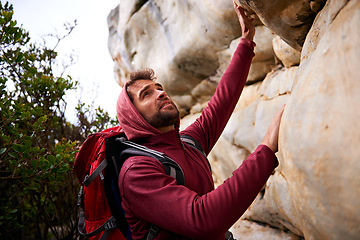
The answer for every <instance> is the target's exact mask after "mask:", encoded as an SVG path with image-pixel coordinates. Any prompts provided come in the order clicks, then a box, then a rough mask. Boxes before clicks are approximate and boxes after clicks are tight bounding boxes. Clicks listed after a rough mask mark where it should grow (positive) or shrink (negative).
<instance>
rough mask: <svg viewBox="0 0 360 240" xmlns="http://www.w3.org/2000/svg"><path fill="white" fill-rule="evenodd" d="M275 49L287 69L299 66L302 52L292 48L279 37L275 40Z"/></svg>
mask: <svg viewBox="0 0 360 240" xmlns="http://www.w3.org/2000/svg"><path fill="white" fill-rule="evenodd" d="M272 43H273V48H274V52H275V54H276V56H277V57H278V58H279V59H280V61H281V62H282V63H283V65H284V66H285V67H292V66H295V65H299V63H300V52H299V51H297V50H295V49H294V48H292V47H290V46H289V45H288V44H287V43H286V42H285V41H284V40H282V39H281V38H280V37H279V36H277V37H275V38H274V39H273V42H272Z"/></svg>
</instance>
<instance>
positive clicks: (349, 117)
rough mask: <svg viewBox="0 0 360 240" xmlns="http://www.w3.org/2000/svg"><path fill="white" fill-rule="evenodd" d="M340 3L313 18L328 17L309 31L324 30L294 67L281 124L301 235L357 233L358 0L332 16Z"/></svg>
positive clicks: (325, 236) (347, 235) (331, 236)
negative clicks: (313, 47)
mask: <svg viewBox="0 0 360 240" xmlns="http://www.w3.org/2000/svg"><path fill="white" fill-rule="evenodd" d="M335 2H336V3H335ZM338 3H339V2H338V1H334V0H332V1H330V2H329V3H328V4H327V5H326V6H325V8H324V9H323V12H322V13H321V15H319V19H317V23H324V22H326V21H324V20H322V19H320V18H324V19H328V20H329V21H328V22H327V24H325V25H322V24H319V25H317V24H316V25H314V26H313V29H312V30H311V31H313V30H315V31H316V30H317V29H320V31H319V32H321V33H322V36H321V38H320V39H319V40H318V43H317V47H316V49H315V50H314V51H313V52H312V53H311V54H310V55H309V56H308V58H307V59H306V61H304V62H302V63H301V64H300V66H299V70H298V75H297V77H296V84H295V85H294V88H293V92H292V95H291V98H290V99H289V101H288V104H287V106H286V109H285V112H284V116H283V121H282V124H281V128H280V136H281V138H280V148H281V151H280V152H279V153H280V161H281V165H282V174H283V175H284V176H285V179H286V182H287V184H288V186H287V189H288V191H289V197H290V198H291V206H289V207H290V208H291V212H293V213H294V214H293V217H292V222H293V223H294V225H296V226H298V227H299V228H300V229H301V231H302V232H303V233H304V236H305V239H358V237H359V236H360V228H359V227H358V225H359V223H360V215H359V214H358V212H359V211H358V209H359V199H358V196H359V195H360V175H359V170H360V162H359V156H360V148H359V147H358V143H359V142H360V125H359V118H360V108H359V106H358V103H359V102H360V95H359V89H360V81H359V76H360V69H359V67H358V66H359V65H360V58H359V48H358V45H359V44H360V34H359V29H360V24H359V23H360V2H359V1H348V2H347V3H346V4H345V5H344V6H343V7H342V9H341V11H339V12H338V14H336V16H332V15H331V14H330V13H331V12H332V10H331V9H329V8H331V7H332V6H334V5H337V4H338ZM328 14H330V16H329V15H328ZM330 19H332V21H330ZM345 23H346V24H345ZM321 28H324V29H321ZM311 31H310V34H309V35H312V33H311Z"/></svg>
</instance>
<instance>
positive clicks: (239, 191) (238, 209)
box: [119, 145, 277, 239]
mask: <svg viewBox="0 0 360 240" xmlns="http://www.w3.org/2000/svg"><path fill="white" fill-rule="evenodd" d="M276 166H277V159H276V157H275V155H274V153H273V152H272V151H271V150H270V149H269V148H268V147H266V146H264V145H260V146H259V147H258V148H257V149H256V150H255V152H254V153H252V154H251V155H249V157H248V158H247V159H246V160H245V161H244V162H243V164H242V165H241V166H240V167H239V168H238V169H236V170H235V171H234V172H233V175H232V177H230V178H229V179H227V180H226V181H225V182H224V183H223V184H222V185H220V186H219V187H218V188H216V189H215V190H213V191H211V192H209V193H207V194H204V195H202V196H200V195H198V194H196V193H195V192H193V191H191V190H190V189H188V188H186V187H184V186H181V185H177V184H176V180H175V179H174V178H172V177H170V176H168V175H166V174H165V173H164V168H163V166H162V165H161V163H159V162H158V161H157V160H155V159H152V158H146V157H139V156H137V157H132V158H130V159H128V160H127V161H126V162H125V165H124V167H123V168H122V170H121V173H120V176H119V177H120V178H119V183H120V184H119V187H120V193H121V196H122V198H123V206H124V207H125V209H130V211H131V216H130V215H128V216H127V218H128V220H129V224H130V225H131V226H132V228H133V229H136V228H139V226H137V224H138V223H139V221H138V220H134V219H136V218H140V219H142V220H143V221H145V222H151V223H153V224H155V225H157V226H159V227H160V228H161V229H163V230H167V231H169V232H173V233H177V234H179V235H181V236H185V237H189V238H192V239H194V238H195V239H221V238H222V237H223V236H224V234H225V232H226V231H227V229H229V228H230V227H231V226H232V225H233V224H234V222H236V220H237V219H239V217H240V216H241V215H242V214H243V213H244V212H245V211H246V209H247V208H248V206H249V205H250V204H251V202H252V201H253V200H254V199H255V197H256V196H257V194H258V192H259V191H260V190H261V188H262V187H263V185H264V184H265V183H266V180H267V179H268V177H269V176H270V175H271V173H272V171H273V170H274V168H275V167H276ZM125 212H127V211H125ZM140 216H141V217H140ZM133 220H134V222H132V221H133ZM146 227H148V225H147V226H146ZM140 228H141V227H140ZM146 233H147V230H146V229H145V230H144V231H143V232H142V234H143V236H145V234H146ZM136 234H138V233H136ZM140 234H141V233H140ZM161 234H164V231H161ZM165 234H166V232H165ZM143 236H134V237H135V238H134V239H136V237H139V239H140V238H141V237H143ZM160 239H162V238H161V237H160Z"/></svg>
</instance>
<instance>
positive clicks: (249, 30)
mask: <svg viewBox="0 0 360 240" xmlns="http://www.w3.org/2000/svg"><path fill="white" fill-rule="evenodd" d="M233 4H234V9H235V12H236V14H237V16H238V18H239V23H240V27H241V36H242V37H243V38H246V39H248V40H250V41H253V39H254V35H255V28H254V25H253V21H254V19H253V18H251V17H248V16H247V15H246V14H245V11H244V9H243V8H242V7H241V6H240V5H237V3H236V1H235V0H233Z"/></svg>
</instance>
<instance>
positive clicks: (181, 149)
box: [117, 38, 278, 240]
mask: <svg viewBox="0 0 360 240" xmlns="http://www.w3.org/2000/svg"><path fill="white" fill-rule="evenodd" d="M254 46H255V43H253V42H251V41H248V40H246V39H244V38H242V39H241V41H240V44H239V46H238V47H237V49H236V51H235V53H234V56H233V59H232V60H231V63H230V65H229V67H228V68H227V70H226V72H225V73H224V75H223V77H222V79H221V81H220V83H219V85H218V86H217V89H216V92H215V94H214V96H213V97H212V99H211V100H210V102H209V103H208V106H207V107H206V108H205V109H204V110H203V112H202V114H201V116H200V117H199V118H198V119H197V120H196V121H195V122H194V123H193V124H192V125H190V126H189V127H187V128H186V129H185V130H184V131H182V132H180V134H186V135H190V136H192V137H193V138H195V139H196V140H197V141H198V142H199V143H200V144H201V145H202V146H203V148H204V150H205V153H206V154H209V152H210V151H211V149H212V148H213V146H214V144H215V143H216V141H217V140H218V138H219V136H220V134H221V133H222V131H223V129H224V127H225V125H226V123H227V121H228V120H229V118H230V116H231V114H232V112H233V110H234V108H235V105H236V103H237V101H238V99H239V97H240V94H241V91H242V89H243V87H244V85H245V82H246V78H247V75H248V71H249V67H250V64H251V60H252V58H253V56H254V52H253V49H254ZM125 89H126V86H125V87H124V88H123V90H122V92H121V94H120V96H119V99H118V102H117V113H118V119H119V122H120V125H121V126H122V127H123V129H124V132H125V134H126V136H127V137H128V138H129V140H132V141H135V142H138V143H141V144H142V145H144V146H146V147H148V148H151V149H154V150H157V151H160V152H163V153H165V154H166V155H167V156H169V157H170V158H172V159H173V160H175V161H176V162H177V163H178V164H179V165H180V167H181V168H182V170H183V172H184V176H185V186H181V185H178V184H177V183H176V180H175V179H174V178H172V177H171V176H168V175H166V174H165V170H164V167H163V166H162V164H161V163H160V162H159V161H158V160H155V159H153V158H150V157H142V156H134V157H130V158H129V159H128V160H126V162H125V164H124V166H123V168H122V169H121V172H120V175H119V188H120V194H121V197H122V199H123V202H122V206H123V208H124V210H125V216H126V219H127V221H128V223H129V225H130V227H131V231H132V237H133V239H144V238H146V236H147V234H148V232H149V227H150V225H151V224H154V225H157V226H159V227H160V228H161V231H160V233H159V235H158V236H157V237H156V239H221V240H224V234H225V232H226V231H227V230H228V229H229V228H230V227H231V226H232V225H233V224H234V223H235V222H236V221H237V220H238V219H239V218H240V216H241V215H242V214H243V213H244V212H245V210H246V209H247V208H248V207H249V206H250V204H251V203H252V201H253V200H254V199H255V197H256V196H257V194H258V193H259V191H260V190H261V188H262V187H263V186H264V184H265V183H266V181H267V179H268V178H269V176H270V175H271V173H272V171H273V170H274V168H275V167H276V166H277V164H278V162H277V159H276V157H275V155H274V153H273V152H272V151H271V149H269V148H268V147H267V146H265V145H260V146H259V147H258V148H257V149H256V150H255V152H253V153H252V154H250V156H249V157H248V158H247V159H246V160H245V161H244V162H243V163H242V165H241V166H240V167H239V168H238V169H236V170H235V171H234V172H233V176H232V177H230V178H229V179H227V180H226V181H225V182H224V183H223V184H221V185H220V186H219V187H217V188H216V189H215V190H214V182H213V179H212V175H211V172H210V170H209V167H208V163H207V161H206V160H205V159H204V157H203V156H202V155H201V154H200V153H199V152H198V151H197V150H196V149H193V148H192V147H189V146H188V145H186V144H185V143H182V142H181V140H180V138H179V121H178V123H177V124H176V129H175V130H173V131H170V132H166V133H162V132H160V131H159V130H157V129H155V128H154V127H152V126H151V125H150V124H149V123H148V122H147V121H146V120H145V119H144V118H143V117H142V116H141V115H140V113H139V112H138V111H137V110H136V108H135V107H134V105H133V104H132V103H131V101H130V99H129V97H128V95H127V94H126V91H125Z"/></svg>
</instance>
